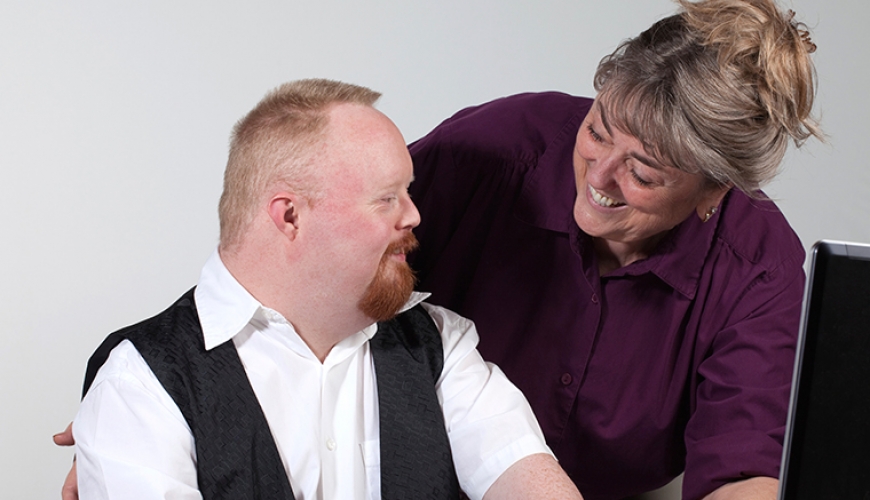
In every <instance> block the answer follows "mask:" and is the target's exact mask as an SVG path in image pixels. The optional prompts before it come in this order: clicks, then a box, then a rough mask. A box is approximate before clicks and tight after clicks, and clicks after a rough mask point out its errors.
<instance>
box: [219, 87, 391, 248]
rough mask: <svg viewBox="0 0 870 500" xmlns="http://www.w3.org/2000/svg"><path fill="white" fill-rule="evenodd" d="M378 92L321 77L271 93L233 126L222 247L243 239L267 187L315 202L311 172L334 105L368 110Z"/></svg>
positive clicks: (222, 213)
mask: <svg viewBox="0 0 870 500" xmlns="http://www.w3.org/2000/svg"><path fill="white" fill-rule="evenodd" d="M380 96H381V94H380V93H378V92H375V91H373V90H371V89H368V88H365V87H360V86H358V85H352V84H349V83H343V82H336V81H332V80H323V79H309V80H297V81H294V82H289V83H285V84H284V85H281V86H280V87H277V88H276V89H274V90H272V91H271V92H269V93H268V94H266V96H265V97H264V98H263V99H262V100H261V101H260V102H259V103H258V104H257V106H256V107H254V109H252V110H251V111H250V112H249V113H248V114H247V115H245V117H244V118H242V119H241V120H239V121H238V123H236V125H235V127H234V128H233V133H232V136H231V138H230V154H229V160H228V161H227V168H226V170H225V171H224V190H223V193H222V194H221V199H220V203H219V204H218V215H219V218H220V244H221V247H222V248H224V249H227V248H228V247H230V246H233V245H235V244H237V243H239V242H240V241H241V238H242V235H243V233H244V231H245V229H246V228H247V226H248V224H249V223H250V222H251V221H252V220H253V218H254V215H255V213H256V211H257V209H258V208H259V207H260V204H261V202H263V201H264V200H262V199H261V198H262V197H263V196H266V194H265V193H266V192H267V191H268V189H269V187H270V186H273V185H274V184H275V183H279V182H280V183H283V185H285V186H286V187H287V188H289V189H291V190H293V191H295V192H297V193H300V194H304V195H306V196H308V197H309V199H310V200H316V199H317V186H316V183H314V182H313V175H312V174H313V172H312V171H311V169H310V168H309V165H310V164H311V160H312V155H313V153H314V150H315V149H316V144H317V143H318V141H320V140H321V139H322V138H323V136H324V133H325V130H326V125H327V121H328V120H327V117H328V114H327V111H328V108H329V107H330V106H331V105H333V104H339V103H353V104H361V105H365V106H372V105H374V103H375V102H376V101H377V100H378V99H379V98H380Z"/></svg>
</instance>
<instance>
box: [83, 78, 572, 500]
mask: <svg viewBox="0 0 870 500" xmlns="http://www.w3.org/2000/svg"><path fill="white" fill-rule="evenodd" d="M378 97H379V94H377V93H375V92H372V91H371V90H368V89H365V88H362V87H357V86H353V85H348V84H342V83H338V82H331V81H326V80H303V81H298V82H293V83H290V84H286V85H284V86H281V87H279V88H278V89H276V90H275V91H273V92H272V93H270V94H268V95H267V96H266V97H265V98H264V99H263V100H262V101H261V102H260V103H259V104H258V105H257V106H256V107H255V108H254V109H253V110H252V111H251V112H250V113H249V114H248V115H247V116H246V117H245V118H243V119H242V120H241V121H240V122H239V123H238V124H237V125H236V127H235V130H234V133H233V139H232V143H231V148H230V157H229V161H228V164H227V169H226V173H225V179H224V192H223V195H222V196H221V200H220V206H219V212H220V222H221V238H220V245H219V248H218V250H217V251H216V252H215V253H214V254H213V255H212V256H211V257H210V258H209V260H208V262H207V263H206V265H205V267H204V268H203V271H202V275H201V278H200V281H199V284H198V285H197V287H196V288H195V289H194V290H192V291H191V292H188V293H187V294H185V295H184V296H183V297H182V298H181V299H179V301H178V302H176V303H175V304H174V305H172V306H171V307H170V308H169V309H167V310H166V311H164V312H163V313H161V314H160V315H158V316H156V317H154V318H151V319H149V320H146V321H145V322H142V323H140V324H137V325H134V326H132V327H128V328H125V329H123V330H121V331H119V332H116V333H115V334H113V335H112V336H110V338H109V339H107V344H104V346H105V347H106V349H102V351H103V352H102V353H100V352H98V354H96V355H95V357H94V358H92V361H91V364H92V365H93V366H91V367H89V372H90V373H89V376H88V377H87V380H86V391H87V393H86V396H85V398H84V399H83V401H82V405H81V409H80V411H79V414H78V416H77V417H76V420H75V424H74V427H73V430H74V434H75V439H76V451H77V457H78V474H79V491H80V493H81V497H82V498H83V499H91V498H124V499H129V498H167V497H172V498H296V499H309V498H328V499H332V498H381V497H383V498H396V497H403V498H451V497H455V496H456V495H457V494H458V490H459V489H460V488H461V489H462V490H463V491H464V492H465V493H466V494H468V495H469V497H471V498H512V497H515V498H538V497H540V498H562V497H564V498H581V497H580V495H579V493H578V492H577V491H576V489H575V488H574V486H573V484H572V483H571V482H570V480H569V479H568V478H567V476H565V475H564V473H563V472H562V471H561V468H560V467H559V466H558V464H557V463H556V462H555V460H554V459H553V457H552V455H551V453H550V451H549V449H548V448H547V447H546V445H545V444H544V441H543V437H542V435H541V432H540V429H539V427H538V425H537V423H536V421H535V420H534V416H533V414H532V412H531V410H530V408H529V406H528V403H527V402H526V400H525V398H524V397H523V396H522V394H521V393H520V392H519V391H518V390H517V389H516V388H515V387H514V386H513V385H511V384H510V383H509V382H508V381H507V379H506V378H505V377H504V375H503V374H502V373H501V371H499V370H498V369H497V368H495V367H493V366H490V365H487V364H486V363H484V362H483V360H482V358H481V357H480V355H479V354H478V353H477V351H476V348H475V346H476V343H477V333H476V331H475V329H474V326H473V325H472V324H471V323H470V322H469V321H467V320H465V319H464V318H461V317H459V316H457V315H455V314H453V313H451V312H450V311H447V310H445V309H442V308H438V307H434V306H430V305H428V304H425V303H422V300H423V299H425V295H422V294H419V293H412V289H413V284H414V278H413V275H412V274H411V271H410V269H409V268H408V265H407V264H406V263H405V254H406V253H407V252H408V251H410V250H412V249H413V248H414V246H415V245H416V241H415V239H414V237H413V235H412V233H411V230H412V228H414V227H415V226H416V225H417V224H418V223H419V214H418V212H417V209H416V207H415V206H414V204H413V203H412V202H411V199H410V197H409V196H408V192H407V189H408V186H409V184H410V183H411V181H412V179H413V169H412V164H411V159H410V156H409V154H408V151H407V148H406V146H405V142H404V140H403V138H402V136H401V134H400V133H399V131H398V129H397V128H396V127H395V125H394V124H393V123H392V122H391V121H390V120H389V119H388V118H387V117H386V116H384V115H383V114H381V113H380V112H378V111H376V110H375V109H374V108H373V107H372V105H373V104H374V102H375V101H376V100H377V98H378ZM397 313H398V316H396V315H397ZM394 317H395V318H394ZM115 344H117V345H116V346H115V347H114V348H113V349H112V350H111V354H110V355H108V359H103V358H105V351H106V350H107V349H108V348H110V347H111V346H113V345H115ZM103 362H104V364H102V363H103ZM100 364H102V367H101V368H100V369H99V372H97V373H96V374H95V376H94V373H93V371H94V370H95V369H96V368H97V366H98V365H100ZM454 471H455V472H454ZM291 489H292V491H291Z"/></svg>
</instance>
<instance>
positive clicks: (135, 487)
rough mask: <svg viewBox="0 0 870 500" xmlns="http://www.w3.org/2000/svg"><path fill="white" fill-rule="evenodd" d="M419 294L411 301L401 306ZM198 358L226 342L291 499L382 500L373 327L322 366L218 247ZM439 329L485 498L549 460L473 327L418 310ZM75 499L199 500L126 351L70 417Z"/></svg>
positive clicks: (172, 422) (452, 409) (442, 397)
mask: <svg viewBox="0 0 870 500" xmlns="http://www.w3.org/2000/svg"><path fill="white" fill-rule="evenodd" d="M427 296H428V295H425V294H420V293H416V292H415V293H414V294H413V295H412V297H411V298H410V300H409V301H408V303H407V304H406V305H405V309H408V308H410V307H413V306H414V305H416V304H418V303H420V302H421V301H422V300H424V299H425V298H426V297H427ZM195 299H196V307H197V312H198V314H199V319H200V323H201V325H202V330H203V336H204V339H205V347H206V349H211V348H214V347H216V346H218V345H220V344H222V343H224V342H226V341H227V340H230V339H232V341H233V343H234V344H235V346H236V349H237V350H238V353H239V357H240V358H241V361H242V364H243V365H244V367H245V371H246V372H247V375H248V379H249V380H250V382H251V386H252V387H253V388H254V392H255V393H256V395H257V399H258V400H259V402H260V406H262V408H263V412H264V413H265V415H266V420H267V421H268V423H269V429H270V430H271V432H272V436H273V437H274V439H275V443H276V445H277V448H278V452H279V454H280V456H281V460H282V461H283V463H284V468H285V469H286V471H287V476H288V477H289V478H290V484H291V486H292V488H293V494H294V495H295V497H296V499H297V500H309V499H352V498H368V499H379V498H380V451H379V450H380V445H379V420H378V399H377V383H376V379H375V370H374V365H373V362H372V355H371V350H370V348H369V342H368V340H369V339H371V338H372V336H373V335H374V334H375V332H376V331H377V325H376V324H372V325H370V326H368V327H366V328H365V329H363V330H362V331H360V332H357V333H356V334H354V335H352V336H350V337H348V338H346V339H344V340H343V341H341V342H339V343H338V344H337V345H336V346H335V347H333V349H332V350H331V351H330V353H329V355H328V356H327V357H326V359H324V361H323V363H321V362H320V361H319V360H318V359H317V357H316V356H315V355H314V354H313V353H312V352H311V350H310V349H309V348H308V346H307V345H306V344H305V342H304V341H303V340H302V339H301V338H300V337H299V335H298V334H297V333H296V332H295V330H294V329H293V326H292V325H291V324H290V323H289V322H288V321H287V320H285V319H284V318H283V317H282V316H281V314H279V313H278V312H276V311H274V310H271V309H269V308H266V307H264V306H262V305H261V304H260V303H259V302H257V300H256V299H254V297H252V296H251V295H250V294H249V293H248V292H247V291H246V290H245V289H244V288H243V287H242V286H241V285H240V284H239V283H238V282H237V281H236V280H235V278H233V276H232V275H231V274H230V273H229V271H227V269H226V267H224V265H223V263H222V262H221V260H220V257H219V255H218V253H217V251H215V252H214V253H213V254H212V256H211V257H210V258H209V260H208V262H207V263H206V265H205V267H204V268H203V270H202V275H201V276H200V280H199V284H198V285H197V288H196V291H195ZM423 307H424V308H426V310H427V311H428V312H429V314H430V315H431V316H432V319H433V320H434V321H435V324H436V325H437V326H438V328H439V330H440V331H441V338H442V341H443V347H444V369H443V371H442V374H441V378H440V379H439V380H438V382H437V384H436V387H435V388H436V393H437V396H438V399H439V401H440V403H441V407H442V410H443V412H444V421H445V424H446V428H447V435H448V437H449V439H450V445H451V448H452V451H453V460H454V463H455V466H456V472H457V475H458V477H459V484H460V487H461V488H462V490H463V491H465V492H466V494H468V495H469V497H470V498H472V499H474V498H481V497H483V494H484V493H485V492H486V490H487V489H488V488H489V487H490V486H491V485H492V483H493V482H494V481H495V480H496V479H497V478H498V477H499V476H500V475H501V474H502V473H503V472H504V471H505V470H506V469H507V468H508V467H509V466H510V465H512V464H513V463H515V462H516V461H517V460H519V459H521V458H523V457H526V456H528V455H531V454H535V453H548V454H551V455H552V453H551V452H550V450H549V448H548V447H547V446H546V444H545V442H544V438H543V435H542V433H541V430H540V428H539V426H538V423H537V421H536V420H535V417H534V415H533V414H532V410H531V408H530V407H529V405H528V403H527V402H526V399H525V397H523V395H522V393H520V391H519V390H518V389H517V388H516V387H514V386H513V384H511V383H510V382H509V381H508V380H507V378H506V377H505V375H504V374H503V373H502V372H501V370H499V369H498V367H496V366H494V365H491V364H488V363H486V362H484V361H483V359H482V358H481V357H480V354H479V353H478V352H477V349H476V346H477V341H478V336H477V331H476V330H475V328H474V324H473V323H472V322H471V321H470V320H468V319H465V318H463V317H461V316H459V315H457V314H455V313H453V312H451V311H448V310H446V309H443V308H440V307H437V306H433V305H430V304H426V303H424V304H423ZM73 432H74V435H75V439H76V456H77V457H78V458H77V460H78V481H79V496H80V498H81V499H82V500H91V499H109V498H112V499H125V500H128V499H158V498H172V499H199V498H201V496H200V493H199V491H198V489H197V482H196V449H195V445H194V440H193V435H192V434H191V432H190V428H189V427H188V425H187V422H186V421H185V419H184V417H183V416H182V415H181V412H180V411H179V409H178V407H177V406H176V405H175V402H174V401H173V400H172V398H171V397H170V396H169V394H168V393H167V392H166V390H165V389H164V388H163V386H162V385H161V384H160V382H159V381H158V380H157V378H156V377H155V376H154V374H153V372H151V369H150V368H149V367H148V364H147V363H146V362H145V360H144V359H143V358H142V356H141V355H140V354H139V352H138V351H136V349H135V347H133V344H132V343H130V342H129V341H126V340H125V341H123V342H122V343H121V344H119V345H118V346H117V347H115V349H114V350H113V351H112V353H111V354H110V356H109V358H108V360H107V361H106V363H105V365H103V367H102V368H101V369H100V371H99V372H98V374H97V376H96V379H95V380H94V383H93V385H92V386H91V388H90V390H89V392H88V394H87V396H86V397H85V398H84V400H83V401H82V403H81V407H80V409H79V413H78V415H77V416H76V418H75V423H74V425H73Z"/></svg>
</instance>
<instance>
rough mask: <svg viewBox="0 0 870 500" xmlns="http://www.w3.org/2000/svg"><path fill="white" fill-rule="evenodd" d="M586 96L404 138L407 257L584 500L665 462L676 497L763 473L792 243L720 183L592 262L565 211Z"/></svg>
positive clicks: (789, 349)
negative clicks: (417, 219)
mask: <svg viewBox="0 0 870 500" xmlns="http://www.w3.org/2000/svg"><path fill="white" fill-rule="evenodd" d="M591 103H592V101H591V100H589V99H584V98H579V97H573V96H569V95H565V94H559V93H542V94H523V95H518V96H513V97H507V98H504V99H499V100H496V101H494V102H491V103H488V104H484V105H482V106H478V107H474V108H469V109H466V110H463V111H460V112H459V113H457V114H456V115H455V116H453V117H451V118H450V119H448V120H446V121H445V122H444V123H443V124H441V125H440V126H438V127H437V128H436V129H435V130H434V131H432V132H431V133H430V134H429V135H427V136H426V137H424V138H423V139H420V140H419V141H417V142H415V143H414V144H412V145H411V146H410V149H411V154H412V156H413V158H414V167H415V176H416V180H415V181H414V183H413V184H412V186H411V194H412V196H413V199H414V201H415V203H416V204H417V206H418V208H419V209H420V212H421V214H422V218H423V222H422V223H421V224H420V226H419V228H417V230H416V234H417V236H418V238H419V239H420V242H421V246H420V250H419V251H418V252H416V254H415V255H413V256H412V264H413V266H414V267H415V269H416V270H417V272H418V276H419V278H420V283H419V289H420V290H424V291H429V292H432V293H433V295H432V298H431V299H430V302H433V303H435V304H439V305H443V306H446V307H448V308H450V309H453V310H455V311H457V312H459V313H460V314H463V315H465V316H468V317H470V318H471V319H473V320H474V321H475V323H476V324H477V327H478V329H479V331H480V337H481V340H480V351H481V352H482V354H483V356H484V358H486V359H487V360H489V361H492V362H495V363H496V364H498V365H499V366H500V367H501V368H502V369H503V370H504V372H505V373H506V374H507V375H508V377H510V379H511V380H512V381H513V382H514V383H515V384H516V385H517V386H519V388H520V389H522V391H523V392H524V393H525V395H526V396H527V397H528V399H529V401H530V402H531V405H532V408H533V409H534V411H535V414H536V415H537V417H538V420H539V421H540V423H541V427H542V428H543V430H544V434H545V435H546V438H547V442H548V444H549V445H550V447H551V448H552V449H553V451H554V452H555V454H556V456H557V457H558V458H559V461H560V463H561V465H562V467H563V468H564V469H565V470H566V471H567V472H568V474H569V475H570V476H571V478H572V479H573V480H574V482H575V483H576V484H577V486H578V488H579V489H580V491H581V492H582V493H583V495H584V496H585V497H586V499H587V500H597V499H617V498H623V497H625V496H628V495H633V494H636V493H640V492H644V491H648V490H651V489H654V488H657V487H659V486H662V485H663V484H665V483H667V482H668V481H670V480H671V479H672V478H674V477H676V476H677V475H679V474H680V472H682V471H683V470H685V473H686V475H685V479H684V486H683V490H684V491H683V494H684V498H686V499H696V498H701V497H703V496H704V495H706V494H708V493H709V492H711V491H713V490H714V489H716V488H718V487H719V486H721V485H723V484H725V483H727V482H730V481H734V480H739V479H743V478H747V477H752V476H758V475H764V476H771V477H776V476H777V475H778V471H779V463H780V458H781V453H782V440H783V431H784V427H785V421H786V412H787V406H788V397H789V387H790V383H791V375H792V365H793V362H794V347H795V342H796V337H797V331H798V324H799V318H800V311H801V301H802V297H803V286H804V273H803V262H804V251H803V247H802V245H801V242H800V241H799V240H798V238H797V236H796V235H795V234H794V232H793V231H792V230H791V228H790V227H789V225H788V223H787V222H786V220H785V218H784V217H783V215H782V214H781V213H780V212H779V210H778V209H777V208H776V206H775V205H774V204H773V203H772V202H770V201H758V200H753V199H750V198H749V197H747V196H746V195H744V194H742V193H740V192H737V191H735V190H732V192H731V193H729V194H728V195H727V196H726V198H725V200H724V202H723V204H722V207H721V210H720V211H719V213H718V214H717V215H715V216H713V218H712V219H711V220H710V221H709V222H707V223H702V222H701V221H700V220H699V218H698V217H697V216H695V215H694V214H693V215H692V216H691V217H689V218H688V219H687V220H685V221H684V222H682V223H681V224H680V225H679V226H677V227H676V228H674V229H673V230H672V231H671V232H670V233H669V234H668V235H667V236H666V237H665V238H664V239H663V240H662V241H661V242H660V243H659V245H658V247H657V248H656V250H655V252H654V254H653V255H651V256H650V257H648V258H647V259H644V260H641V261H638V262H634V263H633V264H631V265H629V266H626V267H623V268H620V269H617V270H615V271H613V272H610V273H608V274H606V275H604V276H599V274H598V263H597V259H596V256H595V253H594V252H593V249H592V242H591V239H590V237H589V236H588V235H586V234H585V233H583V232H582V231H581V230H580V229H579V228H578V227H577V224H576V223H575V222H574V220H573V215H572V207H573V203H574V198H575V196H576V188H575V184H574V178H573V167H572V154H571V153H572V149H573V147H574V140H575V137H576V134H577V131H578V129H579V126H580V123H581V122H582V121H583V118H584V116H585V115H586V113H587V111H588V110H589V107H590V105H591Z"/></svg>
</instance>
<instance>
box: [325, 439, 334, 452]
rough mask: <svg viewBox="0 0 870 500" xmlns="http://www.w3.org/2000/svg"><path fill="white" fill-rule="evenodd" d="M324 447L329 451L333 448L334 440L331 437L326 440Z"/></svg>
mask: <svg viewBox="0 0 870 500" xmlns="http://www.w3.org/2000/svg"><path fill="white" fill-rule="evenodd" d="M326 449H327V450H329V451H334V450H335V441H333V440H332V438H329V439H327V440H326Z"/></svg>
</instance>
